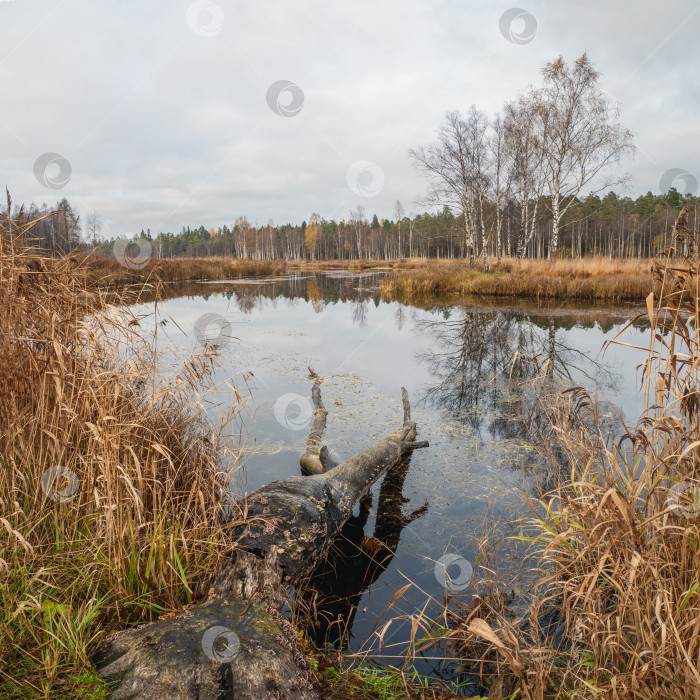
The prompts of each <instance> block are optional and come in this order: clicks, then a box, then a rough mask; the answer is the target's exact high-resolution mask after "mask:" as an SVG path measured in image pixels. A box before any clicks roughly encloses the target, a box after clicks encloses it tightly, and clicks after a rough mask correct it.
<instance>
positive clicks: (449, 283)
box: [85, 254, 654, 301]
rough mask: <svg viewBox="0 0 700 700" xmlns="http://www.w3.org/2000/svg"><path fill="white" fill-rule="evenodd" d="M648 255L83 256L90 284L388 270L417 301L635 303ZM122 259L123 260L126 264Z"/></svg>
mask: <svg viewBox="0 0 700 700" xmlns="http://www.w3.org/2000/svg"><path fill="white" fill-rule="evenodd" d="M652 262H653V261H651V260H646V259H632V260H623V259H620V260H618V259H613V260H610V259H608V258H600V257H598V258H584V259H582V260H555V261H552V262H549V261H546V260H516V259H513V258H504V259H503V260H502V261H501V262H500V263H497V262H496V261H491V269H490V270H489V271H488V272H486V271H485V270H484V268H483V263H482V262H481V261H478V262H477V263H476V264H475V266H474V267H473V268H470V267H469V266H468V265H467V264H466V263H465V262H464V261H463V260H436V259H434V258H431V259H421V258H410V259H401V260H389V261H386V260H313V261H312V260H286V261H285V260H274V261H264V260H248V259H241V258H231V257H220V258H216V257H214V258H171V259H166V260H156V259H149V260H139V259H138V255H137V254H134V257H132V258H130V259H128V260H125V259H124V258H123V257H122V260H121V262H119V261H118V260H117V259H115V258H102V257H89V258H86V259H85V265H86V267H87V268H88V269H89V271H90V277H91V280H92V282H93V283H94V284H95V285H99V286H112V287H114V286H117V287H122V286H125V285H128V284H137V285H138V284H144V283H147V284H151V285H155V284H158V283H163V284H171V283H182V282H187V281H197V280H226V279H239V278H241V277H255V276H275V275H283V274H284V273H286V272H288V271H300V272H307V271H308V272H313V271H320V270H354V271H360V270H366V271H371V270H375V269H376V270H392V271H394V273H395V274H393V275H389V276H387V278H386V279H385V280H383V281H382V285H381V289H382V293H383V295H384V296H385V297H386V298H387V299H398V300H402V301H413V300H420V299H421V298H425V297H427V296H430V295H435V294H456V295H471V294H482V295H491V296H502V297H523V298H535V299H580V300H599V301H642V300H644V298H645V297H646V295H647V294H648V291H649V289H651V288H652V287H653V285H654V278H653V275H652V273H651V266H652ZM126 263H128V264H126Z"/></svg>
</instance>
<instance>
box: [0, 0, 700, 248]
mask: <svg viewBox="0 0 700 700" xmlns="http://www.w3.org/2000/svg"><path fill="white" fill-rule="evenodd" d="M207 5H209V6H210V13H209V14H207ZM514 6H515V7H520V8H521V9H524V10H525V11H526V12H528V13H529V14H530V15H531V16H532V17H534V18H535V20H536V32H535V34H534V37H532V39H531V40H529V39H528V42H527V43H520V44H519V43H513V42H511V41H508V40H507V39H506V38H504V36H503V35H502V33H501V31H500V29H499V21H500V18H501V17H502V15H503V14H504V12H506V11H507V10H509V9H510V8H511V7H514ZM193 7H194V10H197V11H200V10H201V13H200V15H198V17H199V18H198V19H197V20H196V21H197V22H198V24H195V25H194V30H193V19H192V18H193V16H196V12H194V10H193V9H192V8H193ZM217 8H218V9H217ZM699 23H700V11H699V10H698V6H697V5H696V4H695V3H693V2H691V1H690V0H679V2H676V3H674V6H673V10H672V11H671V10H670V9H669V8H666V7H663V6H660V5H658V3H653V2H648V1H647V2H641V3H637V4H636V5H635V6H634V8H633V9H632V10H630V8H629V6H627V7H624V6H622V5H621V4H618V5H615V4H614V3H610V2H608V1H606V2H603V0H593V1H592V2H587V3H586V4H580V5H577V4H574V3H571V2H567V3H551V2H544V1H534V2H528V3H520V2H519V1H518V3H517V4H516V5H510V4H509V3H507V2H488V3H484V2H480V1H477V0H471V1H465V0H459V1H457V0H403V2H400V3H399V2H398V1H397V0H357V2H355V3H323V2H321V1H320V0H300V1H298V2H294V3H289V2H283V0H266V1H264V2H257V3H250V2H242V1H239V0H216V2H214V0H211V2H209V1H208V0H207V2H201V1H200V2H198V3H197V5H196V6H195V5H193V3H191V2H189V1H182V0H177V1H173V0H153V1H152V2H149V3H143V2H137V1H136V0H124V1H122V2H120V3H118V4H117V3H114V2H110V1H109V0H91V2H90V3H78V2H75V0H72V1H71V0H34V1H33V2H29V0H17V1H16V2H0V85H1V86H2V93H3V96H4V98H3V100H2V103H0V149H1V150H2V154H3V161H2V175H3V178H2V180H3V181H2V182H0V185H7V186H8V187H10V189H11V192H12V193H13V196H14V197H15V200H16V201H26V202H29V201H32V200H33V201H37V202H40V201H44V200H46V201H53V200H54V199H55V198H56V197H57V196H63V195H65V196H67V197H68V198H69V199H70V200H71V201H72V202H74V203H75V205H76V207H77V208H78V209H80V210H81V211H83V212H84V213H86V212H87V211H89V210H93V209H94V210H97V211H99V212H100V213H101V214H102V216H103V219H104V222H105V229H104V233H105V235H108V236H110V235H118V234H120V233H124V232H132V231H138V230H140V229H141V228H150V229H151V230H152V231H159V230H170V231H177V230H179V229H180V228H181V226H182V225H186V224H191V225H199V224H203V225H205V226H212V225H213V226H217V225H221V224H223V223H229V224H230V223H232V222H233V220H234V219H235V218H236V217H237V216H239V215H247V216H248V217H249V218H251V219H253V220H257V221H259V222H261V223H265V222H267V221H268V220H269V219H274V220H275V221H277V222H280V223H282V222H300V221H301V220H302V219H308V217H309V215H310V214H311V212H314V211H316V212H319V213H320V214H322V215H323V216H325V217H338V218H341V217H345V216H347V214H348V212H349V210H350V208H352V207H355V206H356V205H357V204H360V203H361V204H363V205H364V206H365V207H366V209H367V210H368V211H369V212H375V211H376V212H377V213H378V214H379V215H380V216H391V214H392V211H393V205H394V202H395V201H396V199H401V200H402V202H403V203H404V206H405V208H406V209H407V210H409V211H410V210H411V209H416V208H417V207H416V205H415V201H416V200H417V199H418V197H419V195H420V193H421V192H422V189H423V182H422V181H421V179H420V178H419V176H418V174H417V173H416V172H415V170H414V169H413V168H412V165H411V162H410V160H409V158H408V155H407V151H408V148H409V147H410V146H413V145H416V144H420V143H425V142H427V141H430V140H431V139H432V138H433V136H434V134H435V130H436V128H437V127H438V125H439V122H440V120H441V118H442V116H443V114H444V113H445V112H446V111H448V110H452V109H462V110H466V109H468V108H469V106H470V105H471V104H476V105H477V106H478V107H480V108H481V109H484V110H485V111H486V112H487V113H493V112H494V111H495V110H497V109H499V108H500V107H501V105H502V104H503V102H504V101H506V100H507V99H509V98H511V97H513V96H514V95H515V94H516V93H517V91H518V90H519V89H522V88H524V87H525V86H526V85H527V84H528V83H533V82H536V81H537V80H538V77H539V69H540V67H541V66H542V65H543V63H544V62H545V61H547V60H550V59H552V58H554V57H555V56H557V55H559V54H563V55H564V57H565V58H566V59H567V60H573V59H574V58H576V57H577V56H578V55H580V54H581V53H582V52H584V51H587V52H588V54H589V56H590V57H591V59H592V60H593V61H594V63H595V64H596V66H597V67H598V69H599V70H600V71H601V72H602V74H603V86H604V87H605V88H606V89H607V90H608V91H609V92H610V93H611V94H612V95H613V96H615V97H616V98H617V99H618V101H619V103H620V106H621V108H622V119H623V122H624V123H625V124H626V125H627V126H628V127H630V128H631V129H632V130H633V131H635V133H636V134H637V136H638V140H637V142H638V145H639V147H640V150H639V154H638V156H637V158H636V160H635V161H634V162H632V163H628V164H626V167H627V169H628V170H630V171H631V172H632V174H633V176H634V185H633V186H632V188H631V190H630V191H629V194H632V195H635V194H638V193H642V192H645V191H647V190H652V191H658V189H659V179H660V177H661V175H662V174H663V173H664V172H665V171H667V170H668V169H670V168H683V169H687V170H689V171H690V172H693V168H694V167H697V166H696V164H697V163H698V162H699V161H700V158H698V156H699V155H700V153H699V152H698V151H699V150H700V139H698V135H699V134H698V131H699V129H700V127H698V126H697V123H698V121H697V117H696V114H697V112H698V108H699V107H700V104H699V102H700V97H699V95H698V92H697V90H693V89H692V87H691V86H693V85H694V75H695V74H696V73H697V69H698V60H697V57H696V53H695V52H694V50H693V46H694V37H695V36H696V34H697V30H698V24H699ZM521 30H522V27H519V26H518V27H515V30H514V31H521ZM280 80H287V81H290V82H291V83H294V84H295V85H297V86H298V87H299V88H300V90H301V92H303V100H304V101H303V107H302V108H301V110H299V111H298V114H296V115H295V116H292V117H288V116H280V115H279V114H276V113H275V112H273V111H272V110H271V109H270V107H269V106H268V103H267V99H266V96H267V91H268V88H269V87H270V85H271V84H273V83H275V82H276V81H280ZM8 95H9V96H10V98H9V99H8V98H7V96H8ZM46 152H52V153H58V154H60V155H62V156H64V157H65V158H67V159H68V161H69V162H70V164H71V168H72V172H71V179H70V182H69V183H68V184H67V185H66V186H65V187H64V188H63V189H61V190H60V191H53V190H47V189H46V188H44V187H42V186H41V185H40V184H39V182H38V181H37V180H36V178H35V177H34V174H33V166H34V163H35V161H36V159H37V158H38V157H39V156H41V155H42V154H43V153H46ZM358 161H368V162H371V163H374V164H376V165H377V166H378V167H379V168H380V169H381V171H382V173H383V174H384V183H383V188H382V190H381V192H380V193H379V194H377V195H376V196H373V197H372V198H369V199H365V200H363V199H362V198H360V197H358V196H357V194H356V193H354V192H353V191H352V189H351V188H350V187H349V186H348V181H347V173H348V169H349V168H351V166H352V165H353V164H354V163H356V162H358ZM696 175H700V173H696ZM356 191H357V189H356Z"/></svg>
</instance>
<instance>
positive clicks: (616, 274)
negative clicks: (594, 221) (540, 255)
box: [381, 257, 654, 301]
mask: <svg viewBox="0 0 700 700" xmlns="http://www.w3.org/2000/svg"><path fill="white" fill-rule="evenodd" d="M651 267H652V261H651V260H646V259H612V260H611V259H609V258H601V257H596V258H583V259H582V260H554V261H551V262H550V261H547V260H517V259H515V258H504V259H503V260H502V261H501V263H500V264H499V263H496V262H495V261H494V262H492V264H491V269H490V271H489V272H486V271H485V270H484V269H483V267H482V266H481V264H479V265H477V266H475V267H473V268H470V267H469V265H468V264H466V263H465V262H464V261H453V260H428V261H426V260H420V259H418V260H417V259H411V260H407V261H406V262H405V263H402V265H401V268H402V269H401V270H400V271H399V272H398V273H397V274H396V275H395V276H392V277H387V278H386V279H385V280H383V281H382V284H381V289H382V293H383V295H384V296H385V297H386V298H388V299H397V300H401V301H412V300H419V299H420V298H421V297H425V296H428V295H432V294H443V293H449V294H461V295H468V294H485V295H492V296H503V297H530V298H536V299H540V298H547V299H594V300H604V301H620V300H634V301H640V300H643V299H644V298H645V297H646V295H647V294H648V293H649V291H650V289H652V288H653V286H654V278H653V275H652V273H651Z"/></svg>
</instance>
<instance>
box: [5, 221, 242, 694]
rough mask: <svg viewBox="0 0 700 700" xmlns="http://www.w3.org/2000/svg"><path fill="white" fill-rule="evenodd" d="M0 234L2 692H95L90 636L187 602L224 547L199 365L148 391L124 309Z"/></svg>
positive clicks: (213, 434) (67, 265) (82, 276)
mask: <svg viewBox="0 0 700 700" xmlns="http://www.w3.org/2000/svg"><path fill="white" fill-rule="evenodd" d="M2 225H3V226H4V227H5V230H2V231H0V386H2V393H1V395H0V426H1V428H0V697H2V698H52V699H53V698H66V699H68V698H70V699H74V698H92V697H102V696H104V694H105V692H106V690H107V689H106V688H105V687H104V686H103V683H102V681H101V680H100V679H98V678H97V677H96V676H95V674H94V673H93V670H92V665H91V663H90V656H91V654H92V653H93V652H94V650H95V648H96V646H97V644H98V643H99V640H100V638H101V637H102V635H103V634H105V633H106V632H108V631H111V630H113V629H116V628H121V627H124V626H126V625H129V624H133V623H136V622H143V621H147V620H151V619H154V618H155V617H156V616H158V615H160V614H163V613H167V612H168V611H171V610H173V609H176V608H178V607H179V606H182V605H184V604H187V603H189V602H191V601H192V600H193V599H194V598H195V597H196V596H197V595H199V594H200V593H201V592H202V591H204V590H206V587H207V584H208V581H209V579H210V577H211V576H212V574H213V573H215V572H216V571H217V570H218V568H219V565H220V562H221V561H222V560H223V558H224V557H225V556H226V554H227V552H228V551H230V543H229V542H228V541H227V535H226V528H222V527H221V525H220V520H219V515H220V514H221V511H222V508H224V507H225V505H226V502H227V492H226V488H225V486H226V480H225V479H224V478H223V475H222V474H221V468H222V464H223V462H224V461H225V458H226V449H227V448H226V446H225V444H223V443H222V442H221V441H220V438H219V433H218V431H217V429H216V428H215V427H213V426H211V425H210V424H209V423H208V422H207V420H206V418H205V416H204V414H203V413H201V412H199V411H198V410H197V409H196V406H197V405H198V402H197V401H195V400H193V399H194V397H195V395H196V392H197V390H198V388H199V387H201V386H202V385H206V384H207V381H208V372H209V367H210V360H211V357H207V356H206V355H201V356H196V357H193V358H191V360H190V361H189V362H188V364H187V366H186V367H184V368H183V371H182V372H181V373H180V375H178V376H177V377H176V378H175V380H174V381H173V382H171V383H170V384H168V385H167V386H158V385H157V384H155V383H154V382H153V367H154V363H155V357H154V356H153V353H152V351H151V346H150V344H149V343H148V342H147V340H146V339H144V337H142V336H141V335H140V333H139V329H138V325H136V324H135V323H133V319H132V318H131V316H130V314H129V311H128V309H127V308H126V307H123V306H120V307H118V308H115V307H114V306H110V305H108V304H107V301H106V300H105V297H103V296H102V295H101V293H100V292H98V291H95V289H94V288H92V287H90V286H86V271H85V268H84V266H82V265H80V264H78V262H76V259H74V258H56V259H47V258H40V257H36V256H32V255H30V254H27V253H26V252H24V251H23V250H22V249H21V247H19V243H21V239H22V234H23V232H24V231H25V230H26V226H23V225H21V224H20V223H19V222H7V221H5V222H4V224H2ZM9 227H12V232H11V233H12V238H13V240H14V241H15V242H16V243H17V245H10V244H9V243H8V239H9V238H10V236H9V235H7V234H8V233H9V231H7V228H9ZM110 298H111V299H112V300H113V295H111V296H110ZM133 300H134V297H133V296H131V297H129V299H123V301H133ZM230 458H231V459H235V454H232V455H230ZM232 524H235V523H232Z"/></svg>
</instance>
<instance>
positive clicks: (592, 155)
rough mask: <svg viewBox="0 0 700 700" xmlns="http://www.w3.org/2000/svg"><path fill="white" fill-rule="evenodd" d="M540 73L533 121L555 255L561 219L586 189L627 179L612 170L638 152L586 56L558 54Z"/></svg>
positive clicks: (604, 187) (551, 251)
mask: <svg viewBox="0 0 700 700" xmlns="http://www.w3.org/2000/svg"><path fill="white" fill-rule="evenodd" d="M542 76H543V78H544V85H543V86H542V87H541V88H539V89H537V90H535V91H533V93H532V97H531V102H532V107H533V109H532V120H533V126H534V129H535V130H536V131H537V145H538V147H539V148H540V150H541V166H542V175H543V178H544V182H545V185H546V190H545V192H546V194H547V195H548V197H549V201H550V202H551V204H550V206H551V214H552V235H551V239H550V245H549V250H548V257H549V258H553V257H555V256H556V254H557V248H558V247H559V238H560V231H561V222H562V219H563V217H564V216H565V214H566V212H567V211H568V209H569V208H570V207H571V205H572V204H573V203H574V202H575V201H576V198H577V197H578V195H579V194H580V193H581V191H582V190H583V188H584V187H589V186H593V189H592V190H591V191H592V192H593V193H597V192H600V191H602V190H607V189H609V188H611V187H613V186H615V185H619V184H621V183H623V182H624V181H625V180H626V179H627V176H624V175H623V176H619V175H617V176H616V175H614V174H612V173H611V172H610V170H609V169H610V166H612V165H614V164H617V163H619V161H620V158H621V157H622V156H624V155H627V154H630V155H631V154H632V153H633V152H634V139H633V136H632V132H631V131H629V129H626V128H625V127H623V126H622V125H621V124H620V121H619V110H618V109H617V106H616V105H615V103H614V101H613V100H612V98H611V97H610V96H609V95H608V94H607V93H606V92H604V91H603V90H602V89H601V87H600V84H599V77H600V74H599V73H598V72H597V71H596V70H595V68H594V67H593V64H592V63H591V62H590V60H589V59H588V56H587V55H586V54H583V56H581V57H580V58H579V59H577V60H576V61H575V62H574V64H573V65H572V66H568V65H567V64H566V63H565V61H564V59H563V58H562V57H561V56H559V58H557V59H556V60H554V61H551V62H549V63H547V64H546V65H545V66H544V68H543V69H542Z"/></svg>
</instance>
